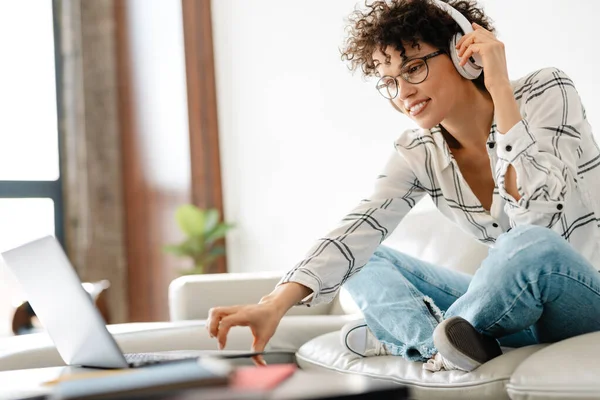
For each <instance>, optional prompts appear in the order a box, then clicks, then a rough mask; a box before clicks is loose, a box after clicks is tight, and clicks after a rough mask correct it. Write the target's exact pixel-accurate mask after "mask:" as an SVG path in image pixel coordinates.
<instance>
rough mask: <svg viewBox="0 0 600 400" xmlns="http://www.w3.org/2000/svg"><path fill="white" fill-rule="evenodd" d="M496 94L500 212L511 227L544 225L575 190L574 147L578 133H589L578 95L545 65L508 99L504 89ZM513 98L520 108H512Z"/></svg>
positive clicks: (563, 76)
mask: <svg viewBox="0 0 600 400" xmlns="http://www.w3.org/2000/svg"><path fill="white" fill-rule="evenodd" d="M496 96H497V97H496V98H497V99H498V104H497V107H498V109H497V113H498V114H497V116H498V117H497V126H498V128H499V130H500V133H501V134H499V135H497V138H496V140H497V146H496V153H497V155H498V158H499V162H498V164H497V168H496V171H495V177H496V180H497V182H498V187H499V191H500V195H501V196H502V197H503V198H504V199H505V200H506V201H507V207H506V212H507V214H508V215H509V217H510V218H511V220H512V221H513V222H514V223H515V224H516V225H522V224H535V225H541V226H546V227H549V228H550V227H552V226H553V225H554V224H555V223H556V222H557V221H558V220H559V219H560V216H561V215H562V210H563V209H564V207H565V203H566V202H568V201H569V198H570V194H571V193H573V191H575V190H577V186H576V179H577V160H578V158H579V157H578V148H579V146H580V144H581V137H582V135H591V127H590V125H589V123H588V122H587V119H586V117H585V112H584V109H583V106H582V104H581V99H580V98H579V94H578V93H577V90H576V89H575V86H574V84H573V82H572V80H571V79H570V78H569V77H568V76H567V75H566V74H565V73H564V72H562V71H561V70H559V69H556V68H545V69H542V70H540V71H538V72H536V73H535V74H532V75H530V76H529V77H528V78H527V79H526V80H525V83H524V84H523V85H522V87H521V88H520V89H518V90H517V91H516V92H515V93H514V94H513V99H514V100H512V101H511V100H510V95H509V93H508V92H507V91H506V89H504V90H501V91H499V92H498V93H496ZM517 100H520V102H521V110H522V111H519V110H515V108H514V106H515V104H516V103H517ZM495 101H496V100H495ZM495 104H496V103H495ZM517 112H519V116H521V112H522V117H521V118H520V119H519V120H517V122H516V123H515V120H516V119H517V118H519V116H517V114H516V113H517ZM500 124H502V127H501V126H500ZM511 125H512V126H511ZM507 127H509V128H508V129H507ZM506 129H507V130H506Z"/></svg>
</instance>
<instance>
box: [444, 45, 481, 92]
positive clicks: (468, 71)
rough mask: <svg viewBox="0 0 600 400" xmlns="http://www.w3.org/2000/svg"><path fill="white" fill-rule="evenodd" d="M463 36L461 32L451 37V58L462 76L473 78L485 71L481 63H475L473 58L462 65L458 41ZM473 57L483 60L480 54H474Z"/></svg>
mask: <svg viewBox="0 0 600 400" xmlns="http://www.w3.org/2000/svg"><path fill="white" fill-rule="evenodd" d="M461 37H463V35H462V34H461V33H456V34H455V35H454V36H452V39H450V49H449V50H450V58H451V59H452V63H453V64H454V68H456V70H457V71H458V73H459V74H460V75H461V76H462V77H464V78H466V79H469V80H473V79H476V78H478V77H479V75H481V71H483V69H482V68H481V67H480V66H479V65H477V64H475V63H473V62H472V61H471V60H468V61H467V63H466V64H465V65H460V57H459V56H458V50H457V49H456V43H458V41H459V40H460V38H461ZM473 58H474V59H475V60H476V61H479V62H481V58H480V57H479V55H474V56H473Z"/></svg>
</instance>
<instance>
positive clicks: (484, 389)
mask: <svg viewBox="0 0 600 400" xmlns="http://www.w3.org/2000/svg"><path fill="white" fill-rule="evenodd" d="M339 337H340V334H339V332H331V333H327V334H324V335H322V336H319V337H317V338H315V339H313V340H311V341H309V342H307V343H306V344H304V345H303V346H302V347H300V349H299V350H298V352H297V353H296V359H297V362H298V365H299V366H300V367H301V368H303V369H324V370H330V371H337V372H341V373H355V374H360V375H366V376H370V377H375V378H378V379H384V380H389V381H393V382H397V383H402V384H406V385H409V386H411V392H412V396H413V397H414V398H423V399H429V398H434V397H435V398H441V399H453V398H456V399H461V400H465V399H482V398H493V399H507V398H508V395H507V393H506V391H505V385H506V383H507V382H508V380H509V378H510V376H511V374H512V373H513V371H514V370H515V369H516V368H517V366H518V365H519V364H520V363H521V362H523V360H525V359H526V358H527V357H529V356H530V355H532V354H533V353H535V352H536V351H538V350H540V349H541V348H543V347H544V346H545V345H535V346H528V347H523V348H520V349H514V350H510V351H508V352H506V353H505V354H503V355H502V356H500V357H497V358H495V359H493V360H491V361H490V362H488V363H486V364H484V365H482V366H481V367H479V368H478V369H476V370H475V371H473V372H470V373H467V372H462V371H441V372H435V373H432V372H429V371H424V370H423V368H422V365H423V364H422V363H417V362H411V361H407V360H405V359H403V358H401V357H393V356H385V357H367V358H363V357H360V356H358V355H356V354H353V353H351V352H349V351H347V350H346V349H345V347H343V346H342V344H341V343H340V339H339Z"/></svg>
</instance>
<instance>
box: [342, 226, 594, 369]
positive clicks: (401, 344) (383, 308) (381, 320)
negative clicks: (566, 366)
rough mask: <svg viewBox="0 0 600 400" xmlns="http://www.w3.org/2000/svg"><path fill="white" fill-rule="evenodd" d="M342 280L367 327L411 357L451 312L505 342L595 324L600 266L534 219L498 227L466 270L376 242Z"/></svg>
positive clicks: (549, 338)
mask: <svg viewBox="0 0 600 400" xmlns="http://www.w3.org/2000/svg"><path fill="white" fill-rule="evenodd" d="M458 251H460V249H459V250H458ZM344 287H345V288H346V289H347V290H348V291H349V293H350V295H351V296H352V298H353V299H354V301H355V302H356V303H357V305H358V306H359V307H360V309H361V310H362V312H363V313H364V315H365V320H366V323H367V325H368V327H369V328H370V329H371V331H372V332H373V334H374V335H375V336H376V337H377V338H378V339H379V340H380V341H381V342H383V343H384V344H385V345H386V347H387V348H388V349H389V350H390V351H391V352H392V354H394V355H399V356H402V357H404V358H406V359H408V360H411V361H424V360H426V359H428V358H430V357H431V356H432V355H434V354H435V353H436V352H437V350H436V349H435V347H434V345H433V338H432V335H433V330H434V329H435V327H436V326H437V324H438V323H439V322H440V321H441V320H442V319H443V318H448V317H451V316H460V317H462V318H464V319H466V320H467V321H469V322H470V323H471V324H472V325H473V326H474V327H475V328H476V329H477V330H478V331H480V332H482V333H484V334H487V335H490V336H492V337H494V338H496V339H498V341H499V343H500V345H502V346H506V347H522V346H527V345H530V344H536V343H551V342H556V341H559V340H563V339H567V338H569V337H573V336H576V335H581V334H584V333H588V332H594V331H600V273H598V271H597V270H596V269H595V268H594V267H593V266H592V265H591V264H590V263H589V262H588V261H587V260H586V259H585V258H584V257H583V256H581V255H580V254H579V253H578V252H577V251H575V250H574V249H573V248H572V247H571V245H570V244H569V243H567V241H566V240H564V239H563V238H562V237H561V236H560V235H558V234H557V233H555V232H553V231H551V230H550V229H547V228H542V227H538V226H519V227H516V228H513V229H512V230H510V232H508V233H504V234H502V235H500V237H499V238H498V240H497V241H496V245H495V247H494V248H491V249H490V251H489V254H488V256H487V258H486V259H485V260H484V261H483V262H482V264H481V266H480V268H479V269H478V270H477V272H476V273H475V275H473V276H471V275H468V274H464V273H461V272H457V271H453V270H450V269H446V268H443V267H439V266H436V265H433V264H429V263H427V262H424V261H420V260H418V259H415V258H413V257H410V256H407V255H405V254H402V253H400V252H398V251H395V250H393V249H390V248H388V247H385V246H380V247H379V248H378V249H377V250H376V251H375V253H374V254H373V256H372V257H371V259H370V260H369V262H368V263H367V264H366V265H365V266H364V267H363V269H362V270H361V271H360V272H359V273H357V274H355V275H354V276H353V277H352V278H351V279H349V280H348V281H347V282H346V283H345V284H344ZM442 316H443V317H442Z"/></svg>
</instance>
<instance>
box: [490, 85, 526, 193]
mask: <svg viewBox="0 0 600 400" xmlns="http://www.w3.org/2000/svg"><path fill="white" fill-rule="evenodd" d="M490 95H491V96H492V101H493V102H494V116H495V119H496V128H497V131H498V133H500V134H501V135H503V134H504V132H508V131H510V130H511V129H512V128H513V127H514V126H515V125H516V124H517V123H519V121H521V119H522V118H523V117H522V116H521V111H520V110H519V105H518V104H517V101H516V100H515V95H514V93H513V88H512V86H511V84H510V81H507V82H506V83H505V84H504V85H502V86H499V87H495V88H493V89H492V90H491V91H490ZM504 187H505V189H506V192H508V194H510V195H511V196H512V197H514V199H515V200H516V201H518V200H519V199H521V195H520V194H519V190H518V189H517V174H516V171H515V169H514V167H513V166H512V164H509V166H508V169H507V170H506V177H505V181H504Z"/></svg>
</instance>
